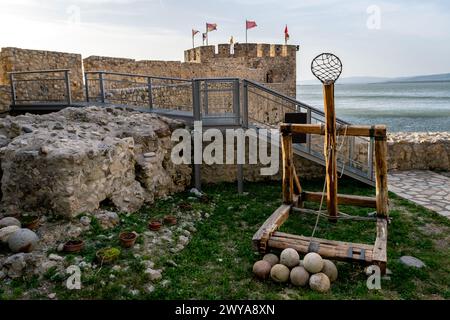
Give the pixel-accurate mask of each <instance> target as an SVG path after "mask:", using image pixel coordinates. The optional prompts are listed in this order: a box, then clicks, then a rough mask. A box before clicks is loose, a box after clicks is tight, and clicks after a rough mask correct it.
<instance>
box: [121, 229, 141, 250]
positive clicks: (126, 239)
mask: <svg viewBox="0 0 450 320" xmlns="http://www.w3.org/2000/svg"><path fill="white" fill-rule="evenodd" d="M136 239H137V235H136V233H134V232H122V233H121V234H120V235H119V240H120V244H121V245H122V247H124V248H131V247H133V246H134V244H135V243H136Z"/></svg>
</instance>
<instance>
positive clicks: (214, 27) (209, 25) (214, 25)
mask: <svg viewBox="0 0 450 320" xmlns="http://www.w3.org/2000/svg"><path fill="white" fill-rule="evenodd" d="M206 30H207V31H208V32H211V31H214V30H217V23H206Z"/></svg>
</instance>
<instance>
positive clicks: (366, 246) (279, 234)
mask: <svg viewBox="0 0 450 320" xmlns="http://www.w3.org/2000/svg"><path fill="white" fill-rule="evenodd" d="M273 236H274V237H283V238H288V239H297V240H303V241H307V242H309V241H311V238H310V237H305V236H298V235H295V234H289V233H284V232H278V231H277V232H274V233H273ZM314 241H318V242H320V243H322V244H329V245H333V246H339V245H343V246H349V245H352V244H354V243H352V242H345V241H335V240H328V239H320V238H314ZM357 247H358V248H363V249H366V250H372V249H373V245H370V244H363V243H358V245H357Z"/></svg>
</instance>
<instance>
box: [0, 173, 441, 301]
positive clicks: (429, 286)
mask: <svg viewBox="0 0 450 320" xmlns="http://www.w3.org/2000/svg"><path fill="white" fill-rule="evenodd" d="M304 187H305V189H307V190H311V191H321V189H322V187H323V185H322V182H318V181H316V182H314V181H312V182H306V183H304ZM245 188H246V194H245V195H238V194H237V193H236V186H235V185H230V184H221V185H217V186H208V187H205V188H204V191H205V192H207V194H208V196H209V198H210V200H211V201H210V203H204V202H201V201H198V200H195V199H193V198H192V197H191V195H190V194H189V193H181V194H177V195H175V196H174V197H171V198H169V199H167V200H160V201H157V203H156V204H155V205H154V206H152V207H148V208H145V209H143V210H141V212H140V213H138V214H135V215H131V216H123V215H122V216H121V217H122V224H121V227H118V228H115V229H112V230H108V231H104V230H102V229H101V228H100V227H99V225H98V222H97V221H93V226H92V227H91V229H90V231H89V232H88V233H87V234H85V239H87V240H88V241H87V242H88V243H89V245H88V246H87V247H86V250H85V251H84V252H83V256H84V260H85V261H87V262H92V261H94V258H95V252H96V250H98V249H99V248H101V247H104V246H118V243H116V241H117V240H111V239H117V235H118V233H119V232H120V231H123V230H128V231H133V230H135V231H137V232H138V233H141V232H143V231H145V230H146V223H147V221H148V220H149V219H151V218H154V217H161V216H164V215H165V214H169V213H171V212H173V210H174V208H177V207H178V206H179V204H180V203H187V202H189V203H191V204H192V206H193V210H196V211H199V212H201V213H202V214H209V215H210V217H209V218H208V219H204V220H203V221H202V222H200V223H198V224H197V225H196V228H197V232H196V233H195V235H194V236H193V238H192V240H191V242H190V243H189V245H188V246H187V247H186V249H185V250H183V251H182V252H180V253H178V254H170V253H169V254H168V255H163V256H162V257H161V259H160V260H159V261H154V262H155V263H156V264H157V266H158V265H159V266H164V267H165V271H164V274H163V277H164V278H163V279H164V280H169V281H166V282H165V283H164V284H155V285H154V286H155V291H153V292H151V293H148V292H146V291H145V290H144V288H145V285H148V284H149V282H148V280H147V279H146V276H145V275H144V272H143V271H144V267H143V264H142V263H141V262H142V260H146V259H149V258H151V257H146V256H139V255H136V254H135V253H133V251H129V250H122V254H121V257H120V261H121V263H123V264H124V265H126V266H127V267H128V270H127V271H113V270H112V269H111V266H103V267H102V268H101V269H99V270H98V269H97V270H95V269H94V270H92V272H83V276H82V283H83V289H82V290H80V291H68V290H67V289H66V288H65V286H64V281H65V279H66V278H67V276H66V275H61V274H60V273H58V272H56V271H55V270H50V271H49V272H48V274H46V277H45V279H46V280H45V281H46V284H45V287H46V288H47V289H46V292H56V293H57V296H58V298H59V299H450V291H449V288H448V283H450V269H449V261H450V250H449V242H450V241H449V234H450V232H449V231H450V222H449V220H448V219H446V218H443V217H440V216H438V215H437V214H435V213H433V212H431V211H428V210H426V209H424V208H422V207H420V206H416V205H414V204H412V203H410V202H408V201H406V200H402V199H400V198H398V197H396V196H395V195H391V217H392V219H393V220H392V224H391V225H390V229H389V242H388V256H389V264H388V268H389V269H390V270H391V271H392V275H391V276H390V280H382V290H378V291H370V290H368V289H367V286H366V281H367V277H366V276H365V274H364V269H363V268H362V267H361V266H359V265H353V264H349V263H338V269H339V279H338V281H337V282H336V283H334V284H333V286H332V290H331V291H330V293H327V294H318V293H314V292H312V291H311V290H309V289H306V288H296V287H293V286H291V285H279V284H275V283H273V282H271V281H265V282H264V281H259V280H257V279H255V278H254V277H253V274H252V271H251V270H252V265H253V263H254V262H256V261H257V260H259V259H260V256H259V255H258V254H256V253H255V252H254V251H253V249H252V244H251V238H252V236H253V234H254V233H255V232H256V230H258V228H259V227H260V226H261V224H262V223H263V222H264V221H265V220H266V219H267V217H268V216H269V215H271V214H272V212H273V211H274V210H275V209H276V208H278V207H279V205H280V204H281V188H280V184H279V183H264V184H263V183H248V184H246V186H245ZM373 192H374V191H373V189H371V188H368V187H366V186H364V185H361V184H358V183H355V182H354V181H350V180H343V181H341V183H340V193H348V194H359V195H373ZM308 207H310V208H317V206H315V205H310V204H309V205H308ZM340 210H341V211H343V212H346V213H349V214H353V215H363V216H365V215H367V214H368V213H369V212H371V211H373V210H372V209H361V208H354V207H341V208H340ZM314 223H315V216H301V215H296V214H293V215H292V216H291V217H290V218H289V220H288V222H287V223H286V224H285V225H284V226H283V227H282V231H285V232H289V233H295V234H299V235H302V234H303V235H305V236H310V235H311V233H312V230H313V227H314ZM316 236H317V237H321V238H329V239H334V240H343V241H355V242H363V243H369V244H371V243H373V242H374V239H375V225H374V223H372V222H356V221H352V222H350V221H347V222H339V223H338V224H329V223H328V222H327V221H326V220H322V221H321V222H320V223H319V225H318V229H317V232H316ZM139 241H142V238H141V237H140V238H139V240H138V243H139ZM402 255H412V256H415V257H417V258H419V259H421V260H422V261H424V262H425V264H426V265H427V267H426V268H424V269H421V270H417V269H411V268H407V267H405V266H403V265H402V264H401V263H399V261H398V259H399V257H401V256H402ZM76 258H77V257H76V256H67V257H66V261H67V262H68V263H69V264H70V263H71V262H73V261H75V259H76ZM168 260H173V261H174V262H175V264H176V265H177V266H173V263H171V264H167V261H168ZM132 288H134V289H136V290H137V291H138V292H139V293H138V294H134V295H133V294H131V293H130V289H132ZM0 298H3V299H18V298H46V295H45V294H44V293H43V292H42V285H40V284H39V282H38V281H37V280H36V279H34V281H30V279H19V280H14V281H13V282H11V284H10V288H9V290H5V288H4V286H3V285H0Z"/></svg>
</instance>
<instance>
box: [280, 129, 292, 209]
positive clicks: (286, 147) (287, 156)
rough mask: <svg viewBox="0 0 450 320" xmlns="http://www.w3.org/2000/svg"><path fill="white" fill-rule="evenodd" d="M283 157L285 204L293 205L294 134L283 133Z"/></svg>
mask: <svg viewBox="0 0 450 320" xmlns="http://www.w3.org/2000/svg"><path fill="white" fill-rule="evenodd" d="M281 138H282V148H283V150H282V157H283V202H284V204H287V205H291V204H292V203H293V202H294V163H293V158H294V154H293V150H292V133H291V132H283V134H282V136H281Z"/></svg>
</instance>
